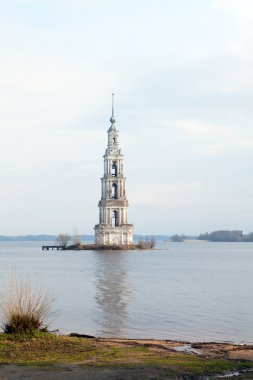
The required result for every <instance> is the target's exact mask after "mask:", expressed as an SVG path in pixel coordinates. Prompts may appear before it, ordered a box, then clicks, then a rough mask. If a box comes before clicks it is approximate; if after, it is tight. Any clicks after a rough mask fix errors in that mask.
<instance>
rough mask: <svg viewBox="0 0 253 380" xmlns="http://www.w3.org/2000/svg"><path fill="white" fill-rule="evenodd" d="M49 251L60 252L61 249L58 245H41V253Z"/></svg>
mask: <svg viewBox="0 0 253 380" xmlns="http://www.w3.org/2000/svg"><path fill="white" fill-rule="evenodd" d="M50 249H52V250H54V249H57V251H59V250H62V249H63V248H62V247H61V246H59V245H43V246H42V251H45V250H46V251H49V250H50Z"/></svg>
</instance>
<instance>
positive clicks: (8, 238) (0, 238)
mask: <svg viewBox="0 0 253 380" xmlns="http://www.w3.org/2000/svg"><path fill="white" fill-rule="evenodd" d="M57 237H58V235H46V234H41V235H20V236H5V235H0V241H53V242H55V241H56V239H57ZM149 239H155V240H156V241H166V240H169V239H170V236H168V235H152V236H151V235H134V241H135V242H138V241H139V240H149ZM80 240H81V241H82V242H94V235H80Z"/></svg>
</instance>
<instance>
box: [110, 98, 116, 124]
mask: <svg viewBox="0 0 253 380" xmlns="http://www.w3.org/2000/svg"><path fill="white" fill-rule="evenodd" d="M110 122H111V123H112V124H115V122H116V120H115V116H114V92H113V93H112V116H111V118H110Z"/></svg>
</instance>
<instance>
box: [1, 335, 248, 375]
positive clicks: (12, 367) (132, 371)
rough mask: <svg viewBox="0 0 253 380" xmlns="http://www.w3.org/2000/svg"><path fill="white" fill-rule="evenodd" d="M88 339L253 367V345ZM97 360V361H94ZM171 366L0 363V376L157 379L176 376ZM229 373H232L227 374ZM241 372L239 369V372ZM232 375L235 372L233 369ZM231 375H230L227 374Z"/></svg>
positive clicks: (105, 344) (79, 336) (103, 343)
mask: <svg viewBox="0 0 253 380" xmlns="http://www.w3.org/2000/svg"><path fill="white" fill-rule="evenodd" d="M71 335H72V336H75V337H76V338H79V339H84V340H85V339H87V336H86V335H83V336H82V335H81V334H71ZM88 340H89V341H93V342H96V343H99V344H101V345H103V346H107V347H108V348H110V347H115V346H116V347H140V348H141V347H148V348H149V349H150V350H152V351H153V352H154V353H155V352H159V353H160V354H162V355H163V352H164V355H166V354H168V353H172V354H173V353H175V352H177V353H183V354H186V355H190V356H193V357H202V358H203V360H205V359H207V360H208V359H223V360H227V361H232V360H233V361H238V362H244V361H245V362H246V361H247V362H251V361H252V370H253V345H246V344H232V343H215V342H199V343H191V342H187V341H174V340H156V339H120V338H95V337H93V338H92V337H90V338H88ZM94 364H95V363H94ZM170 370H171V368H170V369H169V368H167V367H166V366H164V365H163V364H161V365H146V364H141V363H140V364H138V362H137V363H136V362H133V363H132V362H131V361H130V362H129V363H128V364H127V365H122V366H121V365H115V364H114V363H113V362H112V363H111V365H109V366H101V367H96V366H95V365H94V366H93V365H92V364H91V365H85V366H84V365H83V363H59V364H57V363H55V364H53V365H52V364H48V365H47V364H46V363H45V365H30V364H28V365H25V364H22V365H20V364H19V365H16V364H15V363H14V364H13V363H11V364H6V363H3V364H0V380H20V379H41V380H44V379H45V380H83V379H89V380H113V379H115V380H116V379H117V380H132V379H134V380H140V379H147V380H151V379H152V380H154V379H167V380H168V379H171V380H172V379H175V377H173V376H172V375H171V371H170ZM240 373H241V375H240V376H238V377H237V378H238V379H253V371H252V372H251V368H250V369H249V372H247V371H246V372H244V371H242V372H240ZM227 375H229V374H227ZM237 375H238V373H237ZM231 377H232V373H231ZM177 378H181V379H184V380H188V379H189V380H190V379H191V380H193V379H204V378H205V380H207V379H208V378H210V379H211V378H212V379H214V378H216V377H215V376H210V377H209V376H208V374H207V375H206V374H205V373H204V374H203V375H201V376H194V375H192V376H190V377H189V376H185V375H184V376H183V375H182V376H180V377H177ZM227 379H229V377H227Z"/></svg>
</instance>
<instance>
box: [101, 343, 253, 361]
mask: <svg viewBox="0 0 253 380" xmlns="http://www.w3.org/2000/svg"><path fill="white" fill-rule="evenodd" d="M97 339H98V341H100V342H104V343H105V344H108V345H115V344H116V345H117V344H119V345H134V346H143V347H153V348H161V349H166V350H172V351H174V350H175V351H177V352H185V353H188V354H192V355H201V356H204V357H208V358H214V359H231V360H249V361H252V362H253V345H250V344H242V343H241V344H236V343H230V342H224V343H222V342H221V343H218V342H197V343H192V342H187V341H175V340H159V339H120V338H97ZM252 366H253V363H252Z"/></svg>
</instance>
